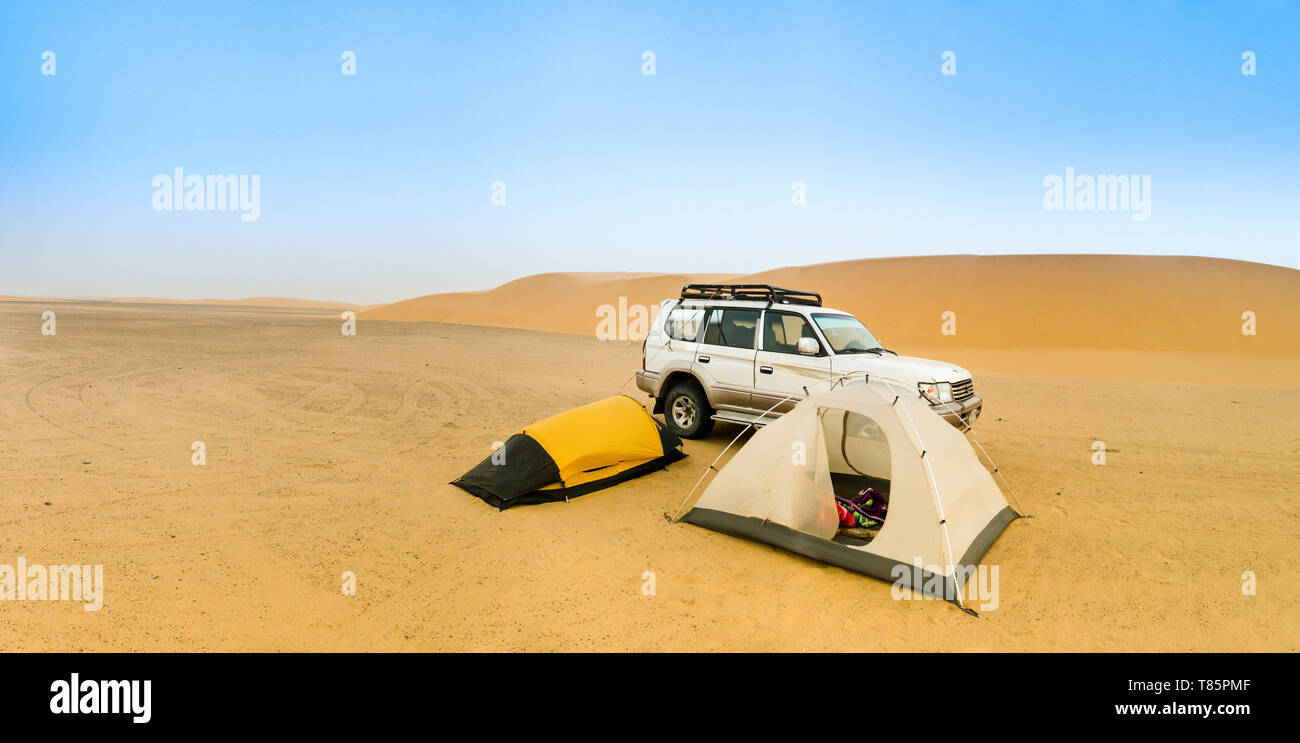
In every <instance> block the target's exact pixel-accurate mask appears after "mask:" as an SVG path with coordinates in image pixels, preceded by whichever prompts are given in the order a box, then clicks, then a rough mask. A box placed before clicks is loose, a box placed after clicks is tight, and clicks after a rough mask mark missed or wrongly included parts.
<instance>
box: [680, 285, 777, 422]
mask: <svg viewBox="0 0 1300 743" xmlns="http://www.w3.org/2000/svg"><path fill="white" fill-rule="evenodd" d="M761 314H762V313H761V311H760V310H756V309H743V308H730V307H723V308H719V307H714V308H713V309H712V311H710V312H709V318H708V321H707V323H706V324H705V327H704V338H703V339H702V340H701V341H700V345H699V346H698V347H697V348H696V351H695V365H694V366H693V367H692V371H694V372H695V374H696V376H697V377H699V378H700V380H701V381H702V382H703V383H704V388H705V391H706V393H707V394H708V396H709V404H711V405H712V406H713V407H714V408H717V409H720V410H746V409H748V408H749V407H750V399H751V391H752V390H753V387H754V353H755V350H756V344H757V338H758V321H759V318H760V316H761Z"/></svg>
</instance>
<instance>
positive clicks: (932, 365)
mask: <svg viewBox="0 0 1300 743" xmlns="http://www.w3.org/2000/svg"><path fill="white" fill-rule="evenodd" d="M833 364H834V369H835V373H837V374H846V373H849V372H855V371H865V372H867V373H868V374H875V375H879V376H882V377H887V378H889V379H893V380H895V381H899V382H906V383H909V384H911V383H915V382H961V381H963V380H966V379H970V378H971V374H970V372H968V371H966V370H965V369H963V368H961V367H960V366H957V365H955V364H949V363H948V362H946V361H934V360H932V359H921V358H917V357H915V356H893V355H891V354H887V353H886V354H879V355H877V354H874V353H854V354H836V356H835V360H834V362H833Z"/></svg>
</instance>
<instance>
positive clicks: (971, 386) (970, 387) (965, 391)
mask: <svg viewBox="0 0 1300 743" xmlns="http://www.w3.org/2000/svg"><path fill="white" fill-rule="evenodd" d="M974 396H975V383H974V382H973V381H971V380H969V379H963V380H962V381H960V382H953V383H952V399H954V400H957V401H959V402H960V401H962V400H965V399H967V398H970V397H974Z"/></svg>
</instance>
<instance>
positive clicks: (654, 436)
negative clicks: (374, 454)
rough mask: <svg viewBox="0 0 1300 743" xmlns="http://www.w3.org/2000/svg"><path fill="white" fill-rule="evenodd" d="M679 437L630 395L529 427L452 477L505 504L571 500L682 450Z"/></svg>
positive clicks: (466, 487) (650, 467)
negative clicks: (470, 468)
mask: <svg viewBox="0 0 1300 743" xmlns="http://www.w3.org/2000/svg"><path fill="white" fill-rule="evenodd" d="M681 446H682V442H681V439H679V438H677V436H675V435H674V434H673V433H672V432H670V431H668V430H666V429H665V428H664V427H663V426H662V425H661V424H660V423H659V422H658V421H656V420H655V419H654V418H652V417H651V416H650V414H649V413H648V412H646V409H645V407H643V406H642V405H641V403H639V402H637V401H636V400H634V399H632V398H631V397H628V396H627V395H615V396H614V397H609V398H606V399H604V400H598V401H596V402H593V403H590V404H588V405H583V406H582V407H579V408H574V409H573V410H567V411H565V412H563V413H559V414H557V415H553V416H551V417H550V418H547V419H545V420H542V421H538V422H537V423H534V424H532V425H531V426H527V427H525V428H524V429H523V430H522V431H520V432H518V433H516V434H515V435H513V436H511V437H510V438H509V439H507V440H506V442H505V444H504V445H503V446H502V447H501V448H499V449H498V450H496V451H495V452H493V453H492V454H491V455H489V456H488V457H487V458H486V459H484V460H483V461H482V462H480V463H479V464H478V465H477V466H476V467H474V469H472V470H470V471H469V472H466V473H465V474H464V475H462V476H461V477H460V479H458V480H455V481H453V482H452V483H451V484H452V485H455V486H457V487H459V488H461V489H463V490H465V491H467V492H469V493H472V494H474V495H476V496H478V497H479V498H482V499H483V500H485V501H487V502H488V503H490V504H492V505H494V506H496V507H497V508H499V509H501V510H503V511H504V510H505V509H507V508H509V507H511V506H518V505H526V504H532V503H546V502H549V501H560V500H568V499H569V498H573V497H575V496H579V495H583V494H585V493H590V492H592V491H595V490H600V489H601V488H607V487H609V486H610V485H614V484H616V483H620V482H623V481H624V480H630V479H632V478H634V477H640V476H641V475H644V474H646V473H648V472H653V471H654V470H657V469H662V468H664V467H665V466H667V465H668V464H669V463H670V462H676V461H677V460H679V459H681V458H682V457H685V456H686V454H685V453H684V452H682V450H681Z"/></svg>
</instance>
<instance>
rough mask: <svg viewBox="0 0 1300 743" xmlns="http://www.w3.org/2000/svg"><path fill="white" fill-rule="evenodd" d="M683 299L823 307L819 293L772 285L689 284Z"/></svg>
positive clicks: (683, 289) (684, 287)
mask: <svg viewBox="0 0 1300 743" xmlns="http://www.w3.org/2000/svg"><path fill="white" fill-rule="evenodd" d="M682 299H683V300H686V299H738V300H746V301H750V302H768V303H769V304H776V303H784V304H807V305H812V306H814V307H821V306H822V295H820V294H818V293H817V292H805V291H800V290H798V289H783V288H781V287H779V286H772V285H771V284H687V285H686V286H683V287H682Z"/></svg>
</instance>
